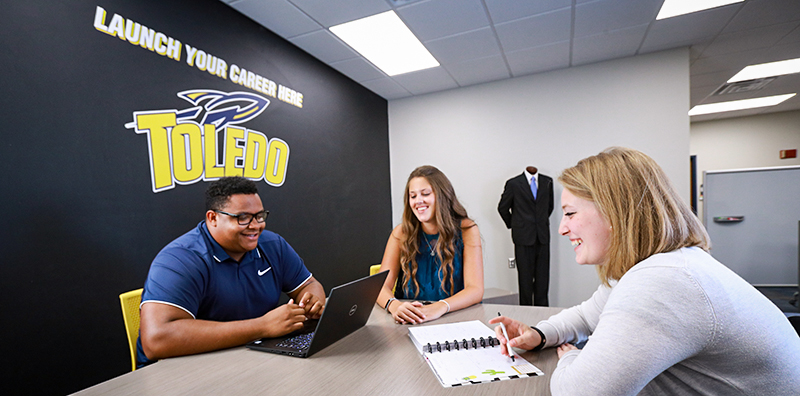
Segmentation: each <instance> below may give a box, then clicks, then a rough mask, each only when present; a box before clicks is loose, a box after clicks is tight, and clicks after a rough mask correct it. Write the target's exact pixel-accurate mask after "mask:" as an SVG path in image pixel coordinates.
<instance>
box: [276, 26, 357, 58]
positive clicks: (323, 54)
mask: <svg viewBox="0 0 800 396" xmlns="http://www.w3.org/2000/svg"><path fill="white" fill-rule="evenodd" d="M289 41H291V42H292V44H294V45H296V46H298V47H300V48H302V49H303V50H304V51H306V52H308V53H309V54H311V55H313V56H314V57H315V58H317V59H319V60H321V61H323V62H325V63H330V62H337V61H341V60H345V59H351V58H355V57H357V56H358V54H357V53H356V52H355V51H353V50H352V49H351V48H350V47H348V46H347V45H345V44H344V43H342V42H341V41H339V39H338V38H336V37H335V36H334V35H333V34H332V33H331V32H329V31H327V30H317V31H316V32H312V33H308V34H304V35H302V36H297V37H293V38H291V39H289Z"/></svg>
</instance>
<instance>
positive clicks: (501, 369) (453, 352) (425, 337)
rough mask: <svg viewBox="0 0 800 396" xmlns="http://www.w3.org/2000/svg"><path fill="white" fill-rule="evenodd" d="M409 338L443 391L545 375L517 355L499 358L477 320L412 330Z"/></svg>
mask: <svg viewBox="0 0 800 396" xmlns="http://www.w3.org/2000/svg"><path fill="white" fill-rule="evenodd" d="M408 336H409V337H410V338H411V341H413V342H414V346H415V347H416V348H417V350H418V351H419V352H420V354H422V357H423V358H424V359H425V361H426V362H427V363H428V366H430V368H431V370H432V371H433V374H434V375H435V376H436V378H437V379H438V380H439V382H440V383H441V384H442V386H444V387H453V386H462V385H471V384H480V383H484V382H492V381H502V380H509V379H516V378H528V377H535V376H539V375H544V373H543V372H542V370H539V369H538V368H537V367H536V366H534V365H532V364H530V363H529V362H528V361H527V360H525V359H523V358H522V357H520V356H519V355H517V356H516V358H515V360H514V361H512V360H511V358H510V357H508V356H505V355H503V354H501V353H500V346H499V345H500V341H499V340H498V339H497V338H495V334H494V331H493V330H492V329H490V328H489V327H488V326H486V325H485V324H483V322H481V321H479V320H473V321H468V322H457V323H447V324H441V325H427V326H419V327H411V328H409V329H408Z"/></svg>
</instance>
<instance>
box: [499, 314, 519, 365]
mask: <svg viewBox="0 0 800 396" xmlns="http://www.w3.org/2000/svg"><path fill="white" fill-rule="evenodd" d="M497 316H498V317H501V318H502V317H503V315H500V312H498V313H497ZM499 327H500V330H501V331H502V332H503V338H504V339H505V341H506V342H508V332H507V331H506V325H505V324H503V322H500V326H499ZM495 333H496V334H497V338H500V333H498V332H497V327H495ZM500 344H503V345H505V348H506V351H507V352H508V356H509V357H510V358H511V361H513V362H516V361H517V359H516V357H515V355H514V350H513V349H511V347H509V346H508V345H507V344H505V343H503V340H502V339H501V340H500ZM501 349H502V348H501ZM504 355H505V354H504Z"/></svg>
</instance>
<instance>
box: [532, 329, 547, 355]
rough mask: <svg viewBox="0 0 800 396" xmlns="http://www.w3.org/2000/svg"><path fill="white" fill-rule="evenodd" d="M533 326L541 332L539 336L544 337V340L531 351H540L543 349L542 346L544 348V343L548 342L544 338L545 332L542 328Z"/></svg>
mask: <svg viewBox="0 0 800 396" xmlns="http://www.w3.org/2000/svg"><path fill="white" fill-rule="evenodd" d="M531 328H532V329H534V330H536V332H537V333H539V337H541V338H542V342H540V343H539V345H537V346H536V348H533V349H531V352H536V351H540V350H542V348H544V344H545V343H546V342H547V339H546V338H544V333H542V331H541V330H539V329H538V328H536V327H534V326H531Z"/></svg>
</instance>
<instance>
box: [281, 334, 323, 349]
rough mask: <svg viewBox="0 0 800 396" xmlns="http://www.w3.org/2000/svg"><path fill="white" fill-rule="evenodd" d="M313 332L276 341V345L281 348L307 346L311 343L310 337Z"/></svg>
mask: <svg viewBox="0 0 800 396" xmlns="http://www.w3.org/2000/svg"><path fill="white" fill-rule="evenodd" d="M314 333H315V332H313V331H312V332H310V333H306V334H300V335H299V336H294V337H292V338H287V339H285V340H283V341H281V342H279V343H278V345H277V346H279V347H281V348H292V349H305V348H308V345H309V344H311V339H312V338H314Z"/></svg>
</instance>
